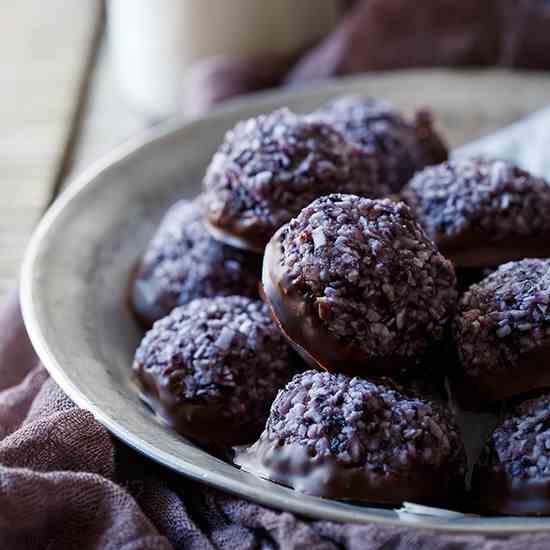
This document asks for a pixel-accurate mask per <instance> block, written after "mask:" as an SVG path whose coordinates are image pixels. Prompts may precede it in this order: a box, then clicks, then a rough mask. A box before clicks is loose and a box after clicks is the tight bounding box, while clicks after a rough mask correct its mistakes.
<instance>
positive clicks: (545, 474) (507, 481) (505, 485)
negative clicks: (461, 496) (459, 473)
mask: <svg viewBox="0 0 550 550" xmlns="http://www.w3.org/2000/svg"><path fill="white" fill-rule="evenodd" d="M472 491H473V496H474V498H475V499H476V500H477V503H478V505H479V507H480V512H481V513H492V514H506V515H520V516H547V515H550V395H548V394H545V395H540V396H538V397H536V398H533V399H528V400H527V401H524V402H522V403H520V404H519V405H516V406H515V407H514V408H513V409H512V410H511V411H510V412H509V413H508V414H507V415H506V417H505V418H504V420H503V421H502V422H501V423H500V424H499V425H498V426H497V427H496V428H495V430H494V431H493V433H492V434H491V436H490V438H489V440H488V442H487V445H486V446H485V448H484V450H483V452H482V455H481V458H480V460H479V462H478V464H477V465H476V467H475V468H474V473H473V476H472Z"/></svg>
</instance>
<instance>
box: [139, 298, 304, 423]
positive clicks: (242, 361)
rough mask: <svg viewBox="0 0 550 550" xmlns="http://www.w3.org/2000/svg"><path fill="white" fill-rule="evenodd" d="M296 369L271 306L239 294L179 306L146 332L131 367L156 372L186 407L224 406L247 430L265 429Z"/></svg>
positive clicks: (164, 384)
mask: <svg viewBox="0 0 550 550" xmlns="http://www.w3.org/2000/svg"><path fill="white" fill-rule="evenodd" d="M293 367H294V363H293V356H292V355H291V352H290V350H289V348H288V346H287V344H286V342H285V340H284V338H283V336H282V335H281V334H280V332H279V330H278V329H277V327H276V326H275V324H274V323H273V321H272V320H271V317H270V315H269V312H268V309H267V307H266V306H265V305H264V304H262V303H261V302H259V301H255V300H250V299H248V298H244V297H241V296H229V297H221V298H210V299H208V298H203V299H197V300H194V301H192V302H190V303H189V304H187V305H185V306H181V307H178V308H176V309H174V310H173V311H172V313H171V314H170V315H169V316H168V317H165V318H164V319H161V320H160V321H157V322H156V323H155V324H154V326H153V328H152V329H151V330H150V331H149V332H147V334H146V335H145V337H144V338H143V340H142V342H141V344H140V346H139V348H138V350H137V352H136V355H135V359H134V365H133V368H134V370H135V371H136V373H138V374H139V373H140V372H141V371H142V370H143V369H144V370H146V371H148V372H149V374H152V375H153V376H155V377H156V378H157V379H158V384H159V385H162V386H163V387H165V388H166V389H167V390H168V391H169V392H170V394H171V396H173V398H174V399H176V400H177V402H178V403H181V405H183V406H184V405H185V404H186V403H197V404H203V405H208V404H216V403H218V404H219V403H222V404H223V405H224V414H225V417H226V420H228V419H229V420H230V421H231V422H234V428H235V429H236V430H239V429H240V430H246V431H249V430H252V431H254V430H256V431H260V430H261V428H262V426H263V423H264V422H265V420H266V418H267V415H268V413H269V407H270V405H271V402H272V401H273V399H274V397H275V395H276V393H277V390H278V389H279V388H280V387H281V386H283V385H284V384H285V383H286V382H287V381H288V380H289V379H290V377H291V376H292V375H293V374H294V373H295V372H296V370H295V369H294V370H293ZM220 421H223V420H222V419H221V418H220ZM231 427H233V426H231ZM251 427H252V428H251Z"/></svg>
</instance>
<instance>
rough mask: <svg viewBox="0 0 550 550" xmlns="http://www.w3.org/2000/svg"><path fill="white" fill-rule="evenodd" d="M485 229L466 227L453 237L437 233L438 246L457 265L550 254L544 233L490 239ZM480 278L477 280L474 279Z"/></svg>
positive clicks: (477, 266)
mask: <svg viewBox="0 0 550 550" xmlns="http://www.w3.org/2000/svg"><path fill="white" fill-rule="evenodd" d="M487 237H488V235H487V233H485V232H481V231H476V230H474V229H465V230H463V231H462V232H461V233H460V234H459V235H456V236H453V237H446V236H437V235H436V236H435V238H434V242H435V244H436V245H437V248H438V249H439V251H440V252H441V254H443V255H444V256H445V257H446V258H448V259H449V260H451V261H452V262H453V264H454V266H455V268H456V269H457V274H459V273H460V271H458V270H460V269H479V270H483V269H491V268H492V267H495V266H499V265H501V264H504V263H506V262H510V261H513V260H521V259H523V258H548V257H550V242H549V241H548V239H545V238H544V237H543V236H540V237H510V238H506V239H501V240H490V239H488V238H487ZM473 282H477V281H473Z"/></svg>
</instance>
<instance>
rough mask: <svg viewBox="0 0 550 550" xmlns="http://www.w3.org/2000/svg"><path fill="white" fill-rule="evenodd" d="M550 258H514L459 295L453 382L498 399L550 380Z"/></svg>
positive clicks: (481, 397) (482, 397)
mask: <svg viewBox="0 0 550 550" xmlns="http://www.w3.org/2000/svg"><path fill="white" fill-rule="evenodd" d="M549 305H550V260H538V259H528V260H521V261H517V262H509V263H507V264H504V265H502V266H500V267H499V268H498V269H497V270H496V271H494V272H493V273H491V274H490V275H489V276H488V277H486V278H485V279H483V280H482V281H481V282H480V283H478V284H474V285H472V286H471V287H470V289H469V290H468V291H467V292H465V293H464V295H463V296H462V298H461V299H460V301H459V305H458V311H457V314H456V317H455V319H454V323H453V338H454V341H455V345H456V349H457V352H458V359H459V368H457V369H456V371H455V373H454V375H453V386H454V388H455V390H456V391H457V392H459V393H464V394H466V395H468V396H469V398H470V399H471V400H472V401H478V402H479V401H495V400H499V399H505V398H508V397H511V396H514V395H518V394H521V393H525V392H528V391H531V390H533V389H536V388H542V387H545V386H550V369H548V361H549V360H550V310H549V309H548V308H549Z"/></svg>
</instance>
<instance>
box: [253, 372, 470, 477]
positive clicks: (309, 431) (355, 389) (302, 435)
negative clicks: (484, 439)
mask: <svg viewBox="0 0 550 550" xmlns="http://www.w3.org/2000/svg"><path fill="white" fill-rule="evenodd" d="M265 436H267V437H268V438H269V439H271V440H275V441H279V442H280V443H282V444H293V443H296V444H299V445H302V446H304V447H307V449H308V451H309V452H310V453H311V456H315V455H321V456H327V455H330V456H332V457H334V458H335V459H336V460H337V461H338V462H339V463H340V464H342V465H345V466H361V467H366V468H368V469H369V470H373V471H379V472H382V471H384V472H386V471H388V470H389V471H391V470H406V469H408V468H414V467H417V466H432V467H436V468H440V467H445V468H447V467H448V468H449V469H450V470H451V471H452V470H456V471H457V472H462V473H463V472H464V466H465V454H464V448H463V444H462V440H461V438H460V433H459V429H458V427H457V424H456V422H455V419H454V416H453V414H452V412H451V411H450V410H449V409H448V408H447V407H445V406H444V405H443V404H441V403H437V402H435V401H429V400H426V399H423V398H420V397H416V396H413V395H404V394H402V393H401V392H399V391H398V390H396V389H393V388H391V387H389V386H385V385H381V384H374V383H372V382H369V381H367V380H363V379H360V378H350V377H349V376H346V375H343V374H330V373H327V372H318V371H315V370H309V371H305V372H303V373H300V374H297V375H296V376H294V378H293V379H292V380H291V381H290V382H289V383H288V384H287V386H286V387H285V388H284V390H282V391H280V392H279V394H278V395H277V398H276V399H275V401H274V402H273V405H272V407H271V414H270V416H269V419H268V421H267V425H266V429H265V431H264V436H262V437H265Z"/></svg>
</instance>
